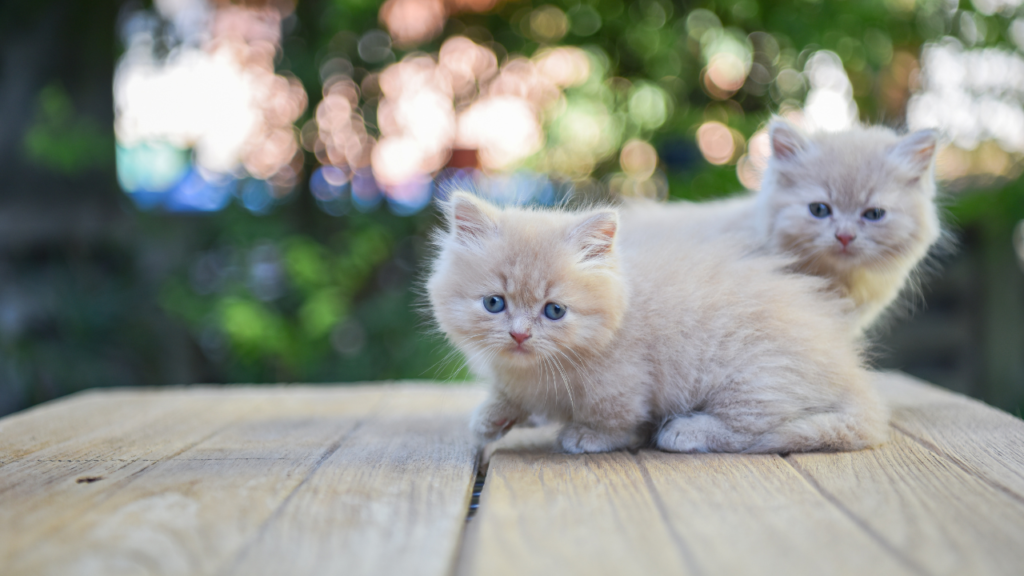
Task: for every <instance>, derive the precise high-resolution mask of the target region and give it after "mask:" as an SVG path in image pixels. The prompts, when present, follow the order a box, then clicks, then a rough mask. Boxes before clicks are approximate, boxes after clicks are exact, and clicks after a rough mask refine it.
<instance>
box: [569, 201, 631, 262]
mask: <svg viewBox="0 0 1024 576" xmlns="http://www.w3.org/2000/svg"><path fill="white" fill-rule="evenodd" d="M618 229H619V215H618V214H617V213H616V212H615V211H614V210H601V211H599V212H595V213H593V214H590V215H589V216H587V217H586V219H585V220H583V222H580V223H579V224H577V225H576V227H575V228H573V229H572V231H571V232H569V240H570V241H571V242H573V243H574V244H575V245H576V247H577V248H579V251H580V259H581V260H582V261H583V262H593V261H598V260H603V259H605V258H607V257H608V256H610V255H611V252H612V247H613V246H614V244H615V233H616V232H617V231H618Z"/></svg>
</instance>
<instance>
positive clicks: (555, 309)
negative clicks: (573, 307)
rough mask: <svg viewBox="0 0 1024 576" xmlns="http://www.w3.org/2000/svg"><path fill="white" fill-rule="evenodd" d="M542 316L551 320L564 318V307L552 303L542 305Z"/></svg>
mask: <svg viewBox="0 0 1024 576" xmlns="http://www.w3.org/2000/svg"><path fill="white" fill-rule="evenodd" d="M544 315H545V316H547V317H548V318H550V319H552V320H558V319H559V318H561V317H562V316H565V306H562V305H561V304H555V303H554V302H548V303H547V304H545V305H544Z"/></svg>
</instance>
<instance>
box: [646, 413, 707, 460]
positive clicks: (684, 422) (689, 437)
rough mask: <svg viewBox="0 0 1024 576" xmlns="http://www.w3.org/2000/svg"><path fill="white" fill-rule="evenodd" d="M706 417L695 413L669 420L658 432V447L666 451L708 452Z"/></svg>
mask: <svg viewBox="0 0 1024 576" xmlns="http://www.w3.org/2000/svg"><path fill="white" fill-rule="evenodd" d="M706 418H708V417H707V416H704V415H695V416H677V417H675V418H673V419H671V420H669V421H668V422H666V423H665V425H664V426H662V427H661V430H660V431H659V432H658V439H657V445H658V449H660V450H664V451H666V452H685V453H693V452H709V451H710V447H709V446H708V430H707V427H708V426H707V422H705V421H704V420H705V419H706Z"/></svg>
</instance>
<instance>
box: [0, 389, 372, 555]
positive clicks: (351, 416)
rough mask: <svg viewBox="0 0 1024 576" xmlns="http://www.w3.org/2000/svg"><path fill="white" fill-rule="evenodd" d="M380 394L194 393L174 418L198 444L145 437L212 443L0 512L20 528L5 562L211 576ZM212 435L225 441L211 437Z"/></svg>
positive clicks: (25, 498)
mask: <svg viewBox="0 0 1024 576" xmlns="http://www.w3.org/2000/svg"><path fill="white" fill-rule="evenodd" d="M382 393H383V390H381V389H377V390H360V391H351V392H349V393H346V394H343V395H339V394H336V393H335V394H330V393H327V394H325V393H322V392H319V393H318V391H316V390H315V389H314V390H294V389H293V390H289V392H288V394H287V395H286V396H282V395H280V394H278V393H277V392H276V391H274V390H260V391H257V392H255V394H253V393H252V392H250V391H245V390H238V391H233V392H230V393H226V394H224V393H222V394H218V396H220V397H221V398H220V399H219V401H217V400H212V401H211V399H209V398H203V397H202V395H201V394H197V395H196V398H195V400H194V402H193V404H192V405H188V404H185V405H180V406H178V410H177V411H176V412H173V413H171V414H170V416H169V417H167V416H165V418H168V419H170V420H173V421H174V422H188V426H189V427H190V430H189V432H190V434H181V431H180V430H175V429H167V428H164V427H163V426H161V423H160V422H154V423H151V424H150V425H149V426H148V427H149V428H154V429H157V430H163V431H164V432H166V433H168V434H169V435H171V436H172V437H173V436H179V437H180V436H185V437H186V438H188V437H189V436H190V435H191V434H195V433H199V434H203V433H206V435H207V436H209V437H208V438H207V439H205V440H203V441H201V442H198V443H196V444H195V445H193V446H192V447H190V448H188V449H186V450H184V451H180V453H178V454H176V455H172V456H170V457H169V458H166V459H162V460H157V461H153V459H152V458H150V459H148V461H147V462H142V463H138V465H137V466H132V467H128V469H127V470H125V469H123V468H121V469H115V471H114V472H113V473H111V474H108V475H107V476H86V477H84V478H97V479H98V480H96V481H94V482H78V481H77V480H76V481H74V483H72V482H71V481H70V480H69V481H65V482H62V483H60V484H59V485H57V486H53V487H51V488H50V489H48V490H47V491H46V492H45V493H44V494H41V495H37V494H21V495H20V496H21V497H20V498H18V499H17V500H14V501H12V506H11V507H9V508H8V507H5V508H7V509H5V510H4V512H3V513H0V518H3V520H4V522H3V524H2V525H10V526H12V527H13V528H16V530H13V531H12V534H11V535H10V537H8V538H5V539H4V544H3V545H2V548H0V551H2V552H3V553H5V554H8V555H10V556H9V557H10V562H9V563H8V564H9V565H10V566H11V569H10V573H14V574H19V573H20V574H38V573H42V572H43V571H44V568H45V569H47V570H49V571H53V572H56V573H60V574H122V573H133V571H148V572H151V573H158V574H212V573H214V570H215V569H216V568H218V567H219V566H220V565H221V564H223V563H225V562H226V561H227V560H229V559H230V558H231V556H230V555H231V553H232V552H233V551H237V550H238V549H239V548H240V547H241V544H242V541H243V540H244V538H245V537H246V536H250V535H252V534H253V533H255V531H256V529H257V527H258V526H259V523H260V522H262V521H263V520H265V519H266V517H268V516H269V515H270V513H272V512H273V510H274V509H275V508H276V505H277V504H279V503H280V502H281V501H282V500H283V499H284V498H285V497H286V495H287V494H288V493H289V492H290V491H291V490H292V489H294V486H295V485H297V484H298V483H299V482H301V481H302V479H303V478H304V477H305V474H306V473H308V472H309V471H310V470H311V469H312V468H313V467H314V466H315V465H316V462H317V460H318V458H319V457H321V453H322V452H323V451H325V450H326V449H327V448H328V447H329V446H330V445H331V443H333V442H336V441H338V439H339V438H341V437H343V436H344V434H345V433H346V432H347V431H349V430H351V429H352V428H354V427H355V425H356V424H357V423H358V422H359V419H360V418H365V417H366V416H367V415H368V414H369V413H370V411H371V409H373V408H374V407H376V406H377V405H379V404H380V403H381V400H382ZM225 396H226V398H225ZM254 402H255V404H254ZM211 416H212V417H211ZM232 421H233V422H234V423H233V424H232ZM225 424H228V425H227V426H225ZM211 425H212V426H215V427H217V428H220V430H219V431H216V432H215V433H214V434H212V435H211V434H210V433H209V432H208V430H209V428H210V426H211ZM137 432H138V431H137ZM70 449H71V447H66V448H65V450H70ZM79 449H80V450H82V451H88V450H90V449H93V447H92V446H91V445H85V446H80V447H79ZM120 455H121V456H130V454H125V453H122V454H120ZM57 464H60V462H58V463H57ZM65 464H68V463H65ZM126 471H128V472H129V473H127V474H126V473H125V472H126ZM2 474H3V471H2V470H0V475H2ZM79 478H82V477H79ZM22 492H25V491H24V490H23V491H22ZM43 498H45V499H43ZM33 543H34V544H33ZM2 560H3V556H0V565H2V564H3V562H2Z"/></svg>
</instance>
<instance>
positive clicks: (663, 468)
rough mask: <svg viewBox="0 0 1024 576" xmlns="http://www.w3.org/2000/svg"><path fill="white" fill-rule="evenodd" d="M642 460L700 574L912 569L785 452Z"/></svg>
mask: <svg viewBox="0 0 1024 576" xmlns="http://www.w3.org/2000/svg"><path fill="white" fill-rule="evenodd" d="M638 459H639V462H640V465H641V466H642V467H643V468H644V469H646V471H647V473H648V474H649V477H650V482H651V484H652V487H653V489H654V490H655V491H656V494H657V495H658V500H659V501H660V502H661V504H662V506H663V507H664V510H665V517H666V518H667V520H668V522H669V523H670V524H671V526H672V527H673V529H674V530H675V531H676V532H677V533H678V534H679V537H680V538H681V539H682V541H683V542H685V545H686V548H687V549H688V550H690V551H691V552H690V553H691V554H692V555H693V557H694V562H695V563H696V564H697V565H698V566H699V572H700V573H701V574H707V575H711V574H722V575H731V574H787V575H794V576H795V575H799V574H807V575H820V574H837V575H838V574H887V575H888V574H892V575H898V574H913V573H914V571H913V569H912V568H910V567H908V566H907V565H906V564H905V563H904V562H903V560H902V559H901V558H900V557H899V556H898V555H897V554H894V553H893V551H891V550H889V549H888V548H886V547H885V546H884V545H882V544H880V543H878V542H877V541H875V540H874V539H872V538H871V537H870V535H868V534H866V533H865V532H864V531H863V530H862V529H861V527H860V526H858V525H857V524H856V523H855V522H853V521H851V519H850V518H849V517H847V516H846V515H845V514H843V513H842V512H841V511H840V510H837V509H836V507H835V506H834V505H833V504H832V503H831V502H829V501H828V500H827V499H826V498H824V497H823V496H822V495H821V494H820V493H819V492H818V491H817V490H815V489H814V488H813V487H812V486H810V485H808V484H807V483H806V482H804V481H803V479H802V478H801V476H800V475H799V474H798V473H797V472H795V471H794V470H793V469H792V467H790V466H789V465H788V464H786V462H785V461H784V460H783V459H782V458H780V457H779V456H776V455H734V454H692V455H691V454H666V453H664V452H655V451H643V452H641V453H640V454H639V455H638ZM737 551H742V553H738V552H737Z"/></svg>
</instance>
